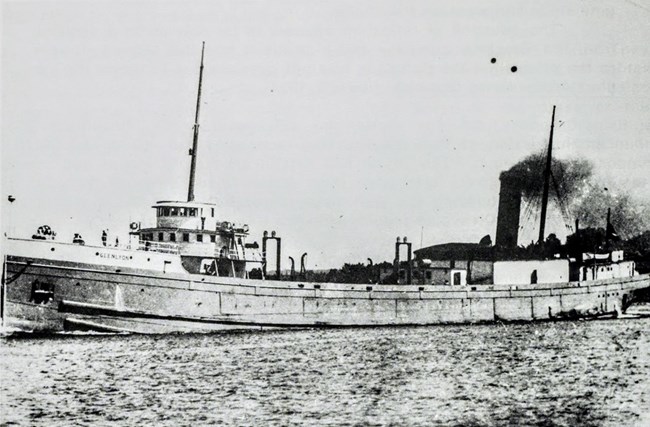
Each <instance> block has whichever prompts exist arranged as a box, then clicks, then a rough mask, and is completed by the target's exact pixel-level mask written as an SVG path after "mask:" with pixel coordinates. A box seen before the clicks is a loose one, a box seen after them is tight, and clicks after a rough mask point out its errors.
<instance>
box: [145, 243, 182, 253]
mask: <svg viewBox="0 0 650 427" xmlns="http://www.w3.org/2000/svg"><path fill="white" fill-rule="evenodd" d="M136 250H138V251H150V252H160V253H163V254H177V253H178V252H179V251H178V244H176V243H168V242H153V241H150V240H140V242H138V246H137V248H136Z"/></svg>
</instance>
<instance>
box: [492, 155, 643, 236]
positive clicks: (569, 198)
mask: <svg viewBox="0 0 650 427" xmlns="http://www.w3.org/2000/svg"><path fill="white" fill-rule="evenodd" d="M545 169H546V152H545V151H541V152H538V153H534V154H531V155H530V156H528V157H526V158H525V159H523V160H522V161H520V162H519V163H517V164H516V165H514V166H513V167H512V168H510V169H509V170H507V171H505V172H503V173H502V177H503V175H507V177H508V179H509V180H510V181H511V182H513V183H514V184H515V185H516V186H518V189H519V190H520V191H521V194H522V198H523V199H524V200H525V201H526V202H527V203H528V205H530V206H532V207H533V208H534V209H536V210H539V206H540V205H541V200H542V193H543V187H544V170H545ZM593 170H594V169H593V165H592V164H591V163H590V162H589V161H588V160H585V159H567V160H565V159H556V158H554V159H553V160H552V162H551V184H550V191H549V203H551V204H555V205H556V206H557V207H558V208H559V210H560V212H561V213H562V216H563V217H564V220H565V222H566V223H567V225H572V224H573V222H574V221H575V219H578V220H579V222H580V227H581V228H585V227H594V228H604V227H605V225H606V215H607V209H608V208H611V212H612V214H611V222H612V224H613V226H614V227H615V228H616V230H617V231H618V233H619V235H620V236H621V237H623V238H629V237H632V236H635V235H638V234H640V233H642V232H643V231H644V230H647V229H648V228H649V227H650V221H649V220H648V217H649V215H650V205H649V204H648V203H641V202H639V201H636V200H634V199H633V198H632V197H631V196H630V195H629V194H627V193H626V192H625V191H622V190H620V189H614V188H612V187H609V188H607V187H605V186H604V185H603V184H602V182H599V180H598V179H597V178H596V177H595V176H594V173H593ZM549 231H551V230H549Z"/></svg>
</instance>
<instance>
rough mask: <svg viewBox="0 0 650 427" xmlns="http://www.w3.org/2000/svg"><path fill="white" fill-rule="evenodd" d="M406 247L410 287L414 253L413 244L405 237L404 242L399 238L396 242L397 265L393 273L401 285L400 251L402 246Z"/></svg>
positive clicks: (407, 276)
mask: <svg viewBox="0 0 650 427" xmlns="http://www.w3.org/2000/svg"><path fill="white" fill-rule="evenodd" d="M402 245H405V246H406V249H407V258H406V263H407V266H406V284H407V285H410V284H411V281H412V277H413V253H412V248H411V242H409V241H407V239H406V237H404V241H402V240H401V239H400V238H399V237H398V238H397V241H396V242H395V265H394V266H393V273H394V274H395V276H396V277H397V283H399V270H400V259H399V249H400V246H402Z"/></svg>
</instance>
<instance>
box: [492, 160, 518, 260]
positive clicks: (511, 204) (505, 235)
mask: <svg viewBox="0 0 650 427" xmlns="http://www.w3.org/2000/svg"><path fill="white" fill-rule="evenodd" d="M499 180H500V181H501V191H500V192H499V213H498V217H497V235H496V242H495V245H496V246H500V247H502V248H516V247H517V238H518V237H519V214H520V212H521V189H520V185H519V182H518V179H517V176H516V175H514V174H512V173H508V172H502V173H501V177H500V178H499Z"/></svg>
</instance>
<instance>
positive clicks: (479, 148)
mask: <svg viewBox="0 0 650 427" xmlns="http://www.w3.org/2000/svg"><path fill="white" fill-rule="evenodd" d="M0 4H1V19H2V21H1V34H0V35H1V37H0V49H1V56H0V60H1V68H0V73H1V74H0V82H1V104H0V108H1V110H0V118H1V120H2V122H1V124H0V126H1V131H0V137H1V150H0V155H1V168H2V172H1V179H2V181H1V189H2V201H1V208H2V211H1V218H2V226H3V229H4V230H5V231H7V230H8V231H7V232H8V233H9V234H11V235H14V236H19V237H28V236H31V234H32V233H34V231H35V230H36V228H37V227H38V226H39V225H43V224H48V225H50V226H51V227H52V228H53V229H54V230H56V231H57V233H58V238H60V239H63V240H67V239H70V240H71V238H72V234H73V233H75V232H80V233H82V235H83V236H84V237H85V239H86V241H87V242H88V243H98V242H99V241H100V236H101V230H102V229H106V228H108V229H109V234H110V235H111V236H119V237H120V240H122V241H124V240H126V236H127V233H128V225H129V223H130V222H132V221H141V222H142V223H143V224H151V225H153V220H154V218H153V214H154V211H153V209H151V208H150V207H151V205H152V204H153V203H155V202H156V201H158V200H184V199H185V198H186V196H187V185H188V175H189V164H190V157H189V156H188V149H189V148H190V146H191V142H192V124H193V120H194V108H195V103H196V90H197V83H198V71H199V59H200V54H201V42H202V41H205V43H206V47H205V70H204V82H203V97H202V104H201V119H200V122H201V127H200V139H199V147H198V156H199V158H198V165H197V184H196V190H195V194H196V199H197V201H206V202H214V203H216V204H217V212H218V215H219V216H220V217H221V218H222V219H223V220H228V221H231V222H233V221H234V222H237V223H246V224H248V225H249V226H250V229H251V237H250V239H249V240H250V241H253V240H257V241H260V240H261V235H262V232H263V231H264V230H269V231H270V230H275V231H276V232H277V233H278V235H279V236H281V237H282V243H283V255H284V256H285V259H283V267H286V266H288V259H286V257H288V256H293V257H294V259H298V258H299V257H300V255H301V254H302V253H304V252H307V253H308V256H307V267H308V268H326V267H337V266H340V265H342V264H343V263H344V262H350V263H357V262H366V259H367V258H368V257H370V258H372V259H373V260H374V261H375V262H379V261H383V260H389V261H392V258H393V255H394V242H395V238H396V237H397V236H407V237H408V238H409V240H410V241H411V242H413V245H414V248H419V247H421V246H427V245H432V244H437V243H444V242H449V241H456V242H458V241H460V242H478V241H479V240H480V239H481V238H482V237H483V236H484V235H486V234H490V235H491V236H492V239H494V233H495V229H496V214H497V206H498V193H499V174H500V172H501V171H503V170H506V169H508V168H509V167H510V166H512V165H513V164H515V163H516V162H518V161H519V160H521V159H522V158H524V157H526V156H527V155H528V154H530V153H532V152H535V151H539V150H541V149H543V148H544V147H545V145H546V144H547V142H548V134H549V127H550V121H551V112H552V108H553V105H556V106H557V113H556V120H557V121H558V124H556V132H555V136H554V147H555V155H556V156H557V157H560V158H571V157H575V156H581V157H584V158H586V159H588V160H589V161H591V162H593V164H594V167H595V171H596V174H597V175H598V176H599V178H600V179H602V182H604V183H605V184H606V185H607V186H608V187H609V188H620V189H624V190H625V191H628V192H630V194H632V195H633V196H634V197H636V198H639V199H644V200H648V199H650V179H649V175H650V174H649V173H648V165H649V164H650V149H648V140H649V137H650V115H649V114H648V111H649V110H650V85H648V82H649V80H648V76H649V75H650V74H649V72H650V43H648V40H650V1H644V0H634V1H631V0H628V1H614V0H611V1H607V0H603V1H599V2H592V1H587V0H584V1H581V0H570V1H564V0H563V1H556V0H549V1H544V2H539V1H522V0H516V1H514V0H513V1H510V0H496V1H490V2H485V1H478V0H476V1H435V2H432V1H418V0H414V1H408V2H403V1H397V0H392V1H385V0H369V1H360V0H350V1H340V0H328V1H304V0H300V1H298V0H294V1H286V0H278V1H273V2H266V1H234V0H233V1H230V0H227V1H218V0H217V1H161V2H154V1H128V2H127V1H65V0H59V1H6V0H5V1H2V2H1V3H0ZM492 58H495V59H496V62H495V63H492V62H491V59H492ZM512 66H516V67H517V71H516V72H514V73H513V72H512V71H511V67H512ZM559 121H561V125H560V124H559V123H560V122H559ZM8 195H12V196H14V197H15V199H16V200H15V201H14V202H13V203H9V202H8V201H7V197H8ZM554 227H555V228H557V229H558V230H559V229H561V228H563V227H564V225H563V224H561V223H560V222H559V221H555V222H553V221H551V225H547V230H549V229H550V230H549V231H553V230H554ZM533 235H534V232H533ZM123 239H124V240H123Z"/></svg>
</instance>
